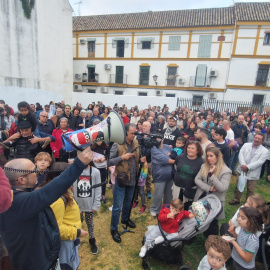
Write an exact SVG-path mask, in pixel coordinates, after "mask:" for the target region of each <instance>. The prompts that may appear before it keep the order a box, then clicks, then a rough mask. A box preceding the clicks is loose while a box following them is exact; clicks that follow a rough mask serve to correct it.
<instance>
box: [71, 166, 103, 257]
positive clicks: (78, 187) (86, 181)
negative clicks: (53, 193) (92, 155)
mask: <svg viewBox="0 0 270 270" xmlns="http://www.w3.org/2000/svg"><path fill="white" fill-rule="evenodd" d="M100 183H101V177H100V172H99V170H98V169H97V168H95V167H93V166H91V165H89V166H88V167H87V168H86V169H85V170H83V172H82V174H81V176H80V177H79V178H78V179H77V180H76V181H75V182H74V184H73V194H74V199H75V200H76V202H77V203H78V205H79V207H80V210H81V212H84V213H85V222H86V225H87V228H88V232H89V244H90V249H91V252H92V254H94V255H95V254H97V253H98V247H97V245H96V239H95V236H94V213H95V212H96V211H98V209H99V207H100V199H101V186H99V187H97V188H93V189H91V187H92V186H94V185H97V184H100Z"/></svg>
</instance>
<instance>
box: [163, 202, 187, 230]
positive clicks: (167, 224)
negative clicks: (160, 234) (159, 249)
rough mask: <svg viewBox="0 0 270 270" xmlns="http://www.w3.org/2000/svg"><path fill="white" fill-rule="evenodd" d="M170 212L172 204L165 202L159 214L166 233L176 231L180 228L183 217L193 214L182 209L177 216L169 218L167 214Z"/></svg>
mask: <svg viewBox="0 0 270 270" xmlns="http://www.w3.org/2000/svg"><path fill="white" fill-rule="evenodd" d="M170 213H171V210H170V204H164V205H162V207H161V210H160V212H159V215H158V220H159V221H160V225H161V228H162V230H163V231H164V232H166V233H176V232H177V231H178V229H179V226H180V222H181V220H182V219H183V218H188V217H189V215H190V214H191V213H190V212H188V211H185V210H182V211H181V212H180V213H179V214H178V215H177V216H176V217H175V218H167V215H168V214H170Z"/></svg>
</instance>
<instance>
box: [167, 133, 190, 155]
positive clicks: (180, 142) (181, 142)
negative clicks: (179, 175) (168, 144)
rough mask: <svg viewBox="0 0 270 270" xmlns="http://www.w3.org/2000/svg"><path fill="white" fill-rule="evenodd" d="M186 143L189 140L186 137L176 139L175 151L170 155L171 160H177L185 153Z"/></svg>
mask: <svg viewBox="0 0 270 270" xmlns="http://www.w3.org/2000/svg"><path fill="white" fill-rule="evenodd" d="M186 141H187V140H186V139H185V138H184V137H178V138H177V139H176V143H175V148H174V149H173V151H172V152H171V154H170V155H169V157H170V158H171V159H174V160H175V159H176V157H177V156H179V155H180V154H182V153H183V151H184V148H185V144H186Z"/></svg>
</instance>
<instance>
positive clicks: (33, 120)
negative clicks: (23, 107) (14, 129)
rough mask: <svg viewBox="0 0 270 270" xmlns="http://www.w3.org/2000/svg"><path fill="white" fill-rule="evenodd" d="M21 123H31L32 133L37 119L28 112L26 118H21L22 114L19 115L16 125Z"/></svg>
mask: <svg viewBox="0 0 270 270" xmlns="http://www.w3.org/2000/svg"><path fill="white" fill-rule="evenodd" d="M21 121H29V122H30V123H31V125H32V131H33V132H34V131H35V130H36V127H37V118H36V116H35V115H34V114H33V113H31V112H29V113H28V114H27V115H26V116H23V115H22V114H19V115H18V124H19V123H20V122H21Z"/></svg>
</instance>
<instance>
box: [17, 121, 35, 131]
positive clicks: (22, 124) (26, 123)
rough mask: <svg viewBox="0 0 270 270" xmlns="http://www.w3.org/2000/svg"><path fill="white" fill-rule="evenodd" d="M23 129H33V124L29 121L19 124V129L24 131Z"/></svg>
mask: <svg viewBox="0 0 270 270" xmlns="http://www.w3.org/2000/svg"><path fill="white" fill-rule="evenodd" d="M23 128H32V124H31V123H30V122H29V121H27V120H23V121H21V122H20V123H19V124H18V129H23Z"/></svg>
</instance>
